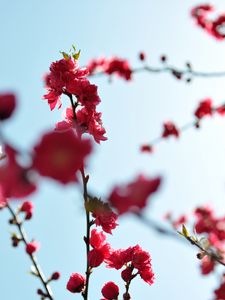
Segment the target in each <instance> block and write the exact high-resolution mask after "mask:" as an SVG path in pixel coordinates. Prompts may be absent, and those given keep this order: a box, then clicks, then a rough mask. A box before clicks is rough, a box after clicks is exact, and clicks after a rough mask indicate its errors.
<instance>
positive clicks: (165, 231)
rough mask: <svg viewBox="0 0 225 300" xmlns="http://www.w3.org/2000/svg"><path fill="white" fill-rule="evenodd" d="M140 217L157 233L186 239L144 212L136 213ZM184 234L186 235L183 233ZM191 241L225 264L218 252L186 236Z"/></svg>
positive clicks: (177, 239) (176, 238) (213, 258)
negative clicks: (146, 215) (205, 247)
mask: <svg viewBox="0 0 225 300" xmlns="http://www.w3.org/2000/svg"><path fill="white" fill-rule="evenodd" d="M135 215H136V216H137V217H138V219H139V220H140V221H141V222H142V223H143V224H145V225H146V226H147V227H148V228H150V229H152V230H153V231H155V232H156V233H159V234H161V235H164V236H166V237H169V238H173V239H175V240H176V241H179V242H183V241H184V240H183V239H181V238H180V236H179V235H178V234H177V231H173V230H170V229H167V228H166V227H165V226H163V225H161V224H159V223H158V222H155V221H153V220H151V219H149V218H146V217H145V216H144V215H143V214H141V213H138V214H135ZM182 236H184V235H183V234H182ZM184 237H185V238H186V239H187V240H188V241H189V242H190V243H191V245H194V246H196V247H197V248H198V249H199V250H201V251H202V252H204V253H205V254H206V255H207V256H209V257H211V258H212V260H215V261H217V262H218V263H219V264H221V265H223V266H225V262H224V261H223V260H222V259H221V258H220V257H219V256H218V255H217V254H216V253H213V252H211V251H209V250H207V249H204V248H203V247H202V246H201V245H200V244H199V243H198V241H195V240H194V239H193V238H192V237H191V236H184Z"/></svg>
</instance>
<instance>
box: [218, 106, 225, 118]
mask: <svg viewBox="0 0 225 300" xmlns="http://www.w3.org/2000/svg"><path fill="white" fill-rule="evenodd" d="M216 112H217V113H218V114H219V115H221V116H224V114H225V104H223V105H220V106H219V107H217V108H216Z"/></svg>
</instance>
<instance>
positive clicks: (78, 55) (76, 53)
mask: <svg viewBox="0 0 225 300" xmlns="http://www.w3.org/2000/svg"><path fill="white" fill-rule="evenodd" d="M80 52H81V51H80V50H79V51H78V52H75V53H73V54H72V56H73V58H74V59H75V60H78V59H79V57H80Z"/></svg>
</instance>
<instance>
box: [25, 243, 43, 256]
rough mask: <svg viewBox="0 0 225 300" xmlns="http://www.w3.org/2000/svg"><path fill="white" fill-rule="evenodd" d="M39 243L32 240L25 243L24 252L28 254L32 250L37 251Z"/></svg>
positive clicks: (30, 253)
mask: <svg viewBox="0 0 225 300" xmlns="http://www.w3.org/2000/svg"><path fill="white" fill-rule="evenodd" d="M39 248H40V244H39V243H38V242H37V241H33V242H31V243H29V244H27V245H26V252H27V254H29V255H32V254H33V253H34V252H36V251H38V250H39Z"/></svg>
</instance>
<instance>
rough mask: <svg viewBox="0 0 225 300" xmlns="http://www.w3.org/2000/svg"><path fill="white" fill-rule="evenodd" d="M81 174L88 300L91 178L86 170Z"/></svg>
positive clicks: (84, 296) (82, 170)
mask: <svg viewBox="0 0 225 300" xmlns="http://www.w3.org/2000/svg"><path fill="white" fill-rule="evenodd" d="M80 173H81V177H82V182H83V197H84V208H85V212H86V236H85V238H84V240H85V244H86V256H87V266H86V286H85V290H84V292H83V293H82V295H83V298H84V300H88V289H89V279H90V275H91V272H92V269H91V268H90V266H89V263H88V255H89V252H90V228H91V225H92V222H91V220H90V213H89V211H88V209H87V208H86V204H87V202H88V199H89V197H88V190H87V183H88V179H89V176H88V175H87V176H86V175H85V172H84V168H82V169H81V170H80Z"/></svg>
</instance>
